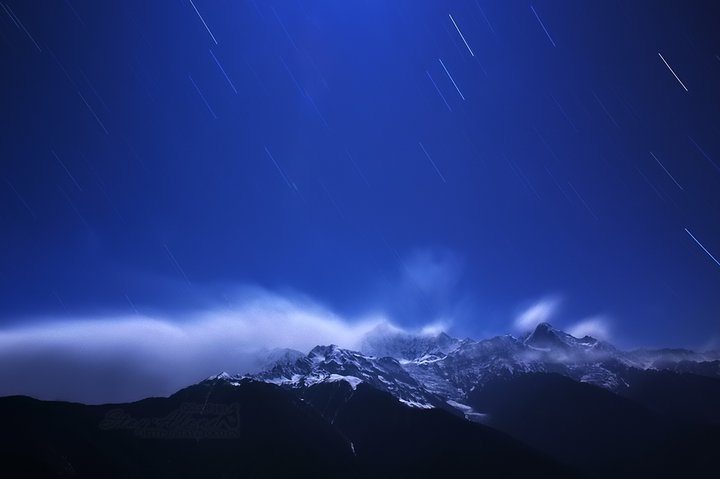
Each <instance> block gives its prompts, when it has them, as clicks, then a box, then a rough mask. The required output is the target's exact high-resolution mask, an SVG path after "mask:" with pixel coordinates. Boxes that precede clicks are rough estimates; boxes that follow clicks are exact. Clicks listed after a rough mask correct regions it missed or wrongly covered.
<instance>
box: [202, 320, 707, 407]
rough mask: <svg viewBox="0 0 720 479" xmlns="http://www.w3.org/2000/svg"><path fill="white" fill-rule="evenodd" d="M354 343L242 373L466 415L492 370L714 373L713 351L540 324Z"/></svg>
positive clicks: (379, 331)
mask: <svg viewBox="0 0 720 479" xmlns="http://www.w3.org/2000/svg"><path fill="white" fill-rule="evenodd" d="M360 349H361V351H350V350H347V349H343V348H339V347H337V346H335V345H330V346H316V347H315V348H313V349H312V350H311V351H310V352H309V353H308V354H307V355H302V354H301V353H299V352H297V351H292V350H283V352H282V353H278V354H276V356H277V357H276V358H275V359H274V362H272V364H270V365H269V366H268V367H267V368H266V369H265V370H264V371H262V372H259V373H256V374H251V375H248V376H245V377H251V378H253V379H255V380H259V381H263V382H267V383H273V384H277V385H280V386H283V387H286V388H289V389H294V390H299V391H303V390H305V389H306V388H310V387H312V386H313V385H316V384H319V383H329V382H337V381H345V382H347V383H349V384H350V385H351V386H352V387H353V389H354V388H355V387H357V385H358V384H359V383H361V382H364V383H367V384H369V385H371V386H373V387H375V388H377V389H380V390H382V391H387V392H389V393H391V394H392V395H393V396H395V397H396V398H397V399H399V400H400V401H402V402H403V403H405V404H407V405H409V406H412V407H418V408H433V407H441V408H445V409H452V410H455V411H457V412H458V413H460V414H462V415H464V416H465V417H467V418H468V419H471V420H482V418H483V414H482V411H475V410H473V408H472V407H470V406H468V405H467V402H468V397H469V395H470V393H472V392H473V391H475V390H478V388H480V389H481V388H483V387H484V385H485V384H486V383H487V382H488V381H490V380H492V379H495V378H498V377H512V376H514V375H518V374H523V373H557V374H560V375H562V376H566V377H568V378H571V379H573V380H575V381H579V382H584V383H590V384H593V385H596V386H600V387H603V388H605V389H609V390H611V391H614V392H620V391H622V390H623V389H624V388H627V387H628V386H629V383H628V381H629V380H630V379H629V378H630V377H631V376H632V373H634V372H637V371H644V370H647V369H670V370H675V371H680V372H683V371H684V372H693V373H695V374H700V375H705V376H717V377H720V360H718V359H720V358H719V357H718V355H717V354H714V353H704V354H700V353H695V352H692V351H688V350H637V351H631V352H625V351H621V350H618V349H616V348H615V347H614V346H612V345H611V344H609V343H606V342H603V341H600V340H597V339H595V338H592V337H590V336H585V337H583V338H576V337H574V336H572V335H570V334H568V333H566V332H564V331H561V330H558V329H555V328H553V327H552V326H551V325H550V324H547V323H541V324H539V325H538V326H537V327H536V328H535V329H534V330H533V331H531V332H529V333H527V334H525V335H522V336H519V337H514V336H511V335H506V336H497V337H493V338H489V339H484V340H479V341H477V340H472V339H462V340H460V339H456V338H453V337H451V336H449V335H447V334H445V333H439V334H410V333H407V332H404V331H402V330H400V329H397V328H393V327H391V326H387V325H382V326H379V327H378V328H376V329H375V330H373V331H371V332H370V333H369V334H368V335H367V336H366V337H365V338H364V340H363V341H362V344H361V348H360ZM241 377H243V376H229V375H226V374H225V375H219V376H216V377H215V378H213V379H215V380H223V381H229V382H231V383H232V382H237V381H238V380H239V379H240V378H241Z"/></svg>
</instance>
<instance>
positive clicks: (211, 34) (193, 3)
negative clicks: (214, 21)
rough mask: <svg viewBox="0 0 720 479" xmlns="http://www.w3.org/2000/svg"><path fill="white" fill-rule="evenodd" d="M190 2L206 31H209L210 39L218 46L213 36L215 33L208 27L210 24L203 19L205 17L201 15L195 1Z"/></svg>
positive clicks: (190, 0)
mask: <svg viewBox="0 0 720 479" xmlns="http://www.w3.org/2000/svg"><path fill="white" fill-rule="evenodd" d="M188 1H189V2H190V5H192V7H193V10H195V13H196V14H197V16H198V18H199V19H200V21H201V22H202V24H203V26H204V27H205V30H207V32H208V33H209V34H210V38H212V41H213V42H215V45H217V44H218V41H217V40H216V39H215V35H213V32H211V31H210V27H208V24H207V23H205V19H204V18H203V16H202V15H200V11H199V10H198V9H197V7H196V6H195V2H193V0H188Z"/></svg>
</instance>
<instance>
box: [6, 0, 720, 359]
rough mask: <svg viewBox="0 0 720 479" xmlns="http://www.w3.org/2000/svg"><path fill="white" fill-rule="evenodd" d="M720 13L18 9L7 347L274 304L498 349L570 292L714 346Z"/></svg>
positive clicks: (516, 4) (559, 6)
mask: <svg viewBox="0 0 720 479" xmlns="http://www.w3.org/2000/svg"><path fill="white" fill-rule="evenodd" d="M713 3H714V2H709V1H708V2H686V1H675V2H667V1H662V2H656V1H653V2H650V1H645V2H627V1H608V0H602V1H594V2H576V1H562V2H560V1H556V2H551V1H537V2H533V3H532V4H531V3H528V2H526V1H512V2H508V1H498V2H485V1H478V2H475V1H469V0H468V1H462V2H460V1H458V2H440V1H418V0H397V1H395V0H393V1H387V0H364V1H359V0H345V1H337V0H312V1H299V0H297V1H295V0H293V1H262V0H255V1H252V0H248V1H240V0H236V1H229V0H226V1H219V0H217V1H215V0H194V5H195V7H197V9H198V11H199V13H200V14H201V15H202V19H204V21H205V22H206V24H207V28H208V29H209V31H208V29H206V27H205V26H204V25H203V22H202V20H201V18H200V17H199V16H198V14H197V13H196V11H195V9H194V8H193V4H191V2H190V0H174V1H170V0H166V1H157V2H155V1H152V2H149V1H144V0H143V1H136V0H132V1H123V2H97V1H94V0H85V1H81V0H64V1H34V2H26V1H19V0H4V2H3V6H0V54H1V55H2V57H1V58H2V71H3V73H2V76H1V77H0V81H1V82H2V88H1V89H0V106H1V110H0V112H1V113H0V118H1V121H2V124H1V125H0V159H1V161H2V168H1V169H0V324H5V325H11V324H16V323H18V322H22V321H32V320H33V318H35V317H48V316H50V317H64V316H70V315H76V314H81V315H84V316H92V315H94V314H105V313H107V312H113V313H123V312H127V313H133V312H134V311H135V310H137V311H139V312H141V313H143V314H149V313H151V312H162V313H163V314H166V315H169V316H170V317H172V315H174V314H178V315H182V313H183V312H184V311H188V310H193V309H201V308H203V307H204V306H205V305H207V304H208V303H216V302H222V301H223V298H226V297H227V295H228V294H230V293H229V292H231V291H232V289H233V288H234V287H235V286H236V285H248V284H250V285H259V286H262V287H264V288H268V289H270V290H275V291H294V292H299V293H302V294H306V295H308V296H310V297H311V298H314V299H315V300H317V301H319V302H321V303H323V304H325V305H327V306H328V307H330V308H332V309H333V310H335V311H337V312H339V313H340V314H347V315H350V316H352V315H356V314H361V313H363V312H364V311H367V310H369V309H380V310H384V311H386V312H387V313H388V314H390V315H391V317H392V318H393V319H394V320H395V321H396V322H398V323H400V324H402V325H405V326H413V325H416V324H420V323H424V322H427V321H429V320H433V319H434V318H436V317H437V316H438V315H444V316H448V317H450V319H451V320H452V328H453V330H454V331H456V332H457V333H458V334H468V335H476V336H478V335H483V334H485V333H486V332H489V331H492V332H504V331H509V330H510V328H511V324H512V320H513V317H514V315H515V314H516V313H517V312H518V309H519V308H522V307H523V305H524V304H527V303H528V302H532V301H534V300H536V299H538V298H542V297H546V296H548V295H554V296H559V297H562V298H563V308H562V312H561V317H560V319H559V320H560V321H561V322H562V321H563V318H564V320H566V321H570V320H574V319H580V318H582V317H585V316H592V315H596V314H601V315H604V316H605V317H607V318H609V319H610V321H611V323H612V327H613V330H614V331H615V332H616V334H617V336H618V337H620V338H624V341H625V342H627V343H629V344H647V345H658V344H667V345H690V346H698V345H702V344H704V342H705V341H707V340H708V339H709V338H713V337H717V335H718V334H720V322H718V319H720V318H719V317H718V313H719V312H720V266H719V265H718V264H716V263H715V262H714V261H713V259H712V258H711V257H710V256H709V255H708V254H706V253H705V252H704V251H703V250H702V249H701V248H700V246H699V245H698V244H697V243H696V242H695V241H694V240H693V239H692V238H691V237H690V235H689V234H688V233H687V232H686V230H685V228H687V229H688V230H689V231H690V232H692V234H693V235H694V236H695V237H696V238H697V240H698V241H700V242H701V243H702V244H703V245H704V246H705V247H706V248H707V250H708V251H709V252H710V253H712V254H714V255H715V257H720V223H719V222H718V220H719V219H720V215H719V214H718V211H719V210H718V208H719V207H720V166H719V165H720V128H719V124H718V120H719V117H718V115H719V114H720V109H719V107H720V88H719V86H720V56H718V55H720V30H718V29H717V19H718V12H717V11H716V10H714V9H713ZM533 9H534V11H533ZM536 13H537V16H538V17H539V18H540V20H541V21H542V25H541V23H540V22H539V21H538V18H536V15H535V14H536ZM448 14H452V16H453V18H454V20H455V22H456V23H457V25H458V27H459V28H460V30H461V31H462V33H463V35H464V36H465V40H466V41H467V43H468V45H469V47H470V49H472V51H473V53H474V56H472V55H471V53H470V51H469V49H468V48H467V47H466V46H465V44H464V43H463V39H462V38H461V37H460V35H459V34H458V32H457V30H456V29H455V26H454V25H453V23H452V21H451V20H450V18H449V16H448ZM543 26H544V27H545V28H546V29H547V34H546V32H545V31H544V30H543ZM548 35H549V36H548ZM213 37H214V38H213ZM659 54H662V57H663V58H664V59H665V60H666V61H667V62H668V64H669V65H670V66H671V67H672V69H673V70H674V71H675V73H676V74H677V75H678V77H679V78H680V80H681V81H682V83H683V84H684V85H685V87H687V90H688V91H685V89H684V87H683V85H681V84H680V82H678V80H676V79H675V77H674V76H673V74H672V72H671V71H670V70H669V69H668V67H667V66H666V65H665V64H664V63H663V60H662V59H661V58H660V56H659ZM216 60H217V62H219V63H220V65H222V68H223V69H224V72H225V73H223V71H222V70H221V68H220V67H219V65H218V63H216ZM440 60H442V63H443V64H444V66H445V67H446V68H447V70H448V72H449V73H450V74H451V75H452V78H453V79H454V81H455V83H456V84H457V88H458V89H459V90H460V92H461V93H462V95H463V96H464V98H465V99H464V100H463V99H462V98H461V96H460V92H458V91H457V90H456V88H455V86H454V85H453V83H452V82H451V79H450V78H449V76H448V75H447V74H446V72H445V70H444V69H443V66H442V65H441V63H440ZM225 74H226V75H227V78H226V76H225ZM228 79H229V80H228ZM433 82H434V84H435V85H436V86H437V89H439V92H440V93H438V91H437V90H436V87H435V85H434V84H433ZM441 95H442V96H441ZM421 144H422V147H421V146H420V145H421ZM423 148H424V149H425V151H426V152H427V154H429V155H430V157H431V158H432V162H431V161H430V160H429V159H428V158H427V156H426V155H425V152H424V151H423ZM266 150H267V151H266ZM701 150H702V151H701ZM268 152H269V153H270V155H271V156H270V155H268ZM650 152H653V153H654V154H655V156H656V158H657V160H656V159H655V158H653V157H652V156H651V154H650ZM433 162H434V166H433ZM436 168H437V170H436ZM663 168H664V169H663ZM665 170H667V172H666V171H665ZM417 268H419V269H421V270H423V271H430V272H431V273H432V272H433V271H434V272H436V273H437V274H436V275H434V276H433V275H432V274H431V279H430V282H431V283H432V284H430V285H426V284H420V285H417V289H418V291H411V290H412V288H409V289H410V290H409V289H408V288H407V287H403V286H402V285H403V281H404V280H403V278H404V277H405V276H407V271H408V270H414V269H417ZM410 276H412V275H410Z"/></svg>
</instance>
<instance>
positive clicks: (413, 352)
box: [360, 324, 460, 361]
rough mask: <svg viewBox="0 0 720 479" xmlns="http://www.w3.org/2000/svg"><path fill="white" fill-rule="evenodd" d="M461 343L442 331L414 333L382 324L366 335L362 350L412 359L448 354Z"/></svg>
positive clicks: (374, 354)
mask: <svg viewBox="0 0 720 479" xmlns="http://www.w3.org/2000/svg"><path fill="white" fill-rule="evenodd" d="M459 343H460V340H458V339H456V338H453V337H452V336H450V335H448V334H447V333H445V332H442V331H439V332H432V333H419V334H413V333H410V332H407V331H404V330H402V329H400V328H397V327H395V326H392V325H390V324H380V325H378V326H377V327H375V328H374V329H373V330H371V331H370V332H369V333H367V334H366V335H365V337H364V338H363V341H362V344H361V346H360V351H362V352H363V353H365V354H370V355H372V356H377V357H386V356H389V357H393V358H395V359H402V360H409V361H412V360H414V359H417V358H419V357H422V356H424V355H427V354H447V353H449V352H450V351H453V350H454V349H456V348H457V347H458V345H459Z"/></svg>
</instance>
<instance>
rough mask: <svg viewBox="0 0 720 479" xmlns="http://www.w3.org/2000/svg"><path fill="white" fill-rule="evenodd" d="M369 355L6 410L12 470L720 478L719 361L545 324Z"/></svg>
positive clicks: (268, 365)
mask: <svg viewBox="0 0 720 479" xmlns="http://www.w3.org/2000/svg"><path fill="white" fill-rule="evenodd" d="M360 344H361V347H360V349H361V351H352V350H348V349H344V348H340V347H338V346H336V345H318V346H316V347H314V348H312V349H311V350H310V351H309V352H308V353H306V354H305V353H302V352H300V351H296V350H292V349H276V350H267V351H264V352H262V353H261V354H259V355H258V357H257V365H258V371H257V372H252V373H247V374H233V373H232V372H222V373H220V374H217V375H213V376H211V377H209V378H207V379H206V380H204V381H201V382H200V383H198V384H195V385H190V386H188V387H187V388H185V389H183V390H181V391H179V392H177V393H176V394H173V395H171V396H169V397H168V398H150V399H145V400H142V401H139V402H135V403H129V404H107V405H97V406H84V405H81V404H72V403H62V402H43V401H38V400H34V399H30V398H28V397H20V396H15V397H6V398H0V417H2V418H3V423H4V424H5V425H6V427H4V428H3V432H2V433H1V434H0V445H1V446H2V448H0V451H2V453H0V458H2V460H3V463H4V464H11V465H13V466H12V467H16V466H17V467H20V464H23V463H25V462H26V461H30V463H31V464H32V468H31V469H26V470H33V471H35V472H36V473H37V474H39V475H40V476H43V477H65V476H66V475H68V474H69V475H70V476H72V477H93V476H94V475H103V476H108V477H115V476H117V477H122V476H123V475H125V474H132V475H133V476H135V477H153V476H154V475H155V474H157V473H159V472H158V471H162V474H169V473H172V474H173V475H175V476H176V477H196V476H197V474H200V473H201V471H203V472H202V473H203V474H205V473H207V474H211V475H219V477H222V476H223V475H228V474H230V475H233V474H245V473H251V474H253V475H255V476H257V477H273V476H274V475H276V474H300V475H313V476H317V477H337V476H338V475H342V476H343V477H431V476H432V475H434V474H464V473H467V471H470V470H475V469H476V468H482V470H484V471H486V472H487V473H488V474H490V475H491V476H502V477H526V475H527V474H531V473H533V474H540V475H541V476H542V477H547V476H548V475H552V476H553V477H607V476H608V475H612V476H613V477H636V476H637V475H638V474H641V475H644V474H647V473H652V474H653V475H656V476H663V477H664V476H673V475H682V474H691V475H704V474H705V473H706V472H707V471H710V470H714V469H715V467H716V464H715V462H714V458H715V452H716V450H717V447H718V446H720V406H719V405H720V354H718V352H717V351H714V352H713V351H710V352H694V351H690V350H678V349H660V350H648V349H641V350H635V351H623V350H620V349H617V348H615V347H614V346H612V345H611V344H610V343H607V342H604V341H600V340H597V339H595V338H592V337H590V336H584V337H582V338H576V337H574V336H572V335H570V334H568V333H566V332H564V331H561V330H558V329H556V328H553V327H552V326H551V325H550V324H548V323H540V324H538V325H537V326H536V327H535V328H534V329H533V330H532V331H529V332H527V333H524V334H521V335H519V336H512V335H505V336H498V337H492V338H488V339H483V340H474V339H469V338H465V339H458V338H453V337H451V336H449V335H448V334H446V333H443V332H431V333H429V332H425V333H417V334H413V333H409V332H407V331H404V330H402V329H400V328H396V327H392V326H390V325H388V324H384V323H383V324H380V325H378V326H377V327H376V328H374V329H372V330H371V331H369V332H368V333H367V334H366V335H365V337H364V338H363V341H362V342H361V343H360ZM228 455H229V456H228ZM278 455H280V456H281V457H283V460H282V461H280V462H276V461H273V460H272V457H277V456H278ZM227 457H232V458H233V459H232V460H229V459H227ZM153 471H154V472H153Z"/></svg>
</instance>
